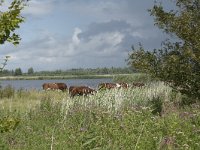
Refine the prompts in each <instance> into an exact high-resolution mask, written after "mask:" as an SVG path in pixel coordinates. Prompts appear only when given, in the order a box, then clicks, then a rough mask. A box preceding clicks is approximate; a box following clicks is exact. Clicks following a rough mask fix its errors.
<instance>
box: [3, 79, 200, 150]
mask: <svg viewBox="0 0 200 150" xmlns="http://www.w3.org/2000/svg"><path fill="white" fill-rule="evenodd" d="M8 95H9V94H8ZM8 95H7V96H2V98H1V100H0V103H1V105H0V116H1V118H5V116H8V117H9V119H8V120H9V121H10V120H11V121H13V120H17V121H19V124H18V126H17V127H16V129H14V130H11V131H10V132H2V133H0V134H1V135H0V146H1V147H2V148H4V149H6V148H7V149H13V150H14V149H15V150H16V149H20V150H21V149H74V150H76V149H84V150H85V149H126V150H128V149H130V150H132V149H137V150H138V149H139V150H143V149H147V150H152V149H199V148H200V145H199V141H200V134H199V131H200V110H199V105H198V104H195V105H193V106H191V107H185V108H183V107H179V106H178V102H179V101H180V99H181V96H180V95H179V94H174V93H173V92H172V90H171V88H169V87H167V86H166V85H164V84H163V83H161V82H154V83H150V84H148V85H147V86H146V87H144V88H134V89H131V88H130V89H119V90H117V89H115V90H111V91H99V92H98V93H97V94H96V95H91V96H89V97H79V96H77V97H75V98H74V99H72V98H70V97H69V94H68V93H67V92H56V91H47V92H46V91H23V90H21V91H14V92H13V93H11V94H10V97H9V96H8ZM172 101H173V102H172ZM10 118H11V119H10ZM9 121H8V122H9ZM11 121H10V122H11ZM10 122H9V123H10ZM0 129H1V128H0Z"/></svg>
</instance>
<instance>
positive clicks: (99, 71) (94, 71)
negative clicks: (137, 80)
mask: <svg viewBox="0 0 200 150" xmlns="http://www.w3.org/2000/svg"><path fill="white" fill-rule="evenodd" d="M31 68H33V67H30V68H29V69H30V70H29V69H28V72H27V73H24V75H31V76H65V75H66V76H67V75H75V76H90V75H105V74H109V75H112V74H130V73H133V72H134V70H133V69H131V68H127V67H124V68H114V67H111V68H105V67H104V68H79V69H68V70H55V71H34V70H32V69H31ZM105 70H106V71H105ZM30 71H31V72H32V71H33V73H32V74H29V73H30ZM2 75H4V76H8V75H10V76H11V75H13V70H3V72H2Z"/></svg>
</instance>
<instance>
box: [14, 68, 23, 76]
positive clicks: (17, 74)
mask: <svg viewBox="0 0 200 150" xmlns="http://www.w3.org/2000/svg"><path fill="white" fill-rule="evenodd" d="M14 75H15V76H21V75H22V70H21V68H16V69H15V73H14Z"/></svg>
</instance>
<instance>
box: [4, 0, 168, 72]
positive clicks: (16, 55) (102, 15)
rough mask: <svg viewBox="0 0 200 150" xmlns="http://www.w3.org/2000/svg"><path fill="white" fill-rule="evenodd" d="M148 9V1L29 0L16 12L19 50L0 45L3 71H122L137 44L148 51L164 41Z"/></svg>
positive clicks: (151, 4) (8, 45)
mask: <svg viewBox="0 0 200 150" xmlns="http://www.w3.org/2000/svg"><path fill="white" fill-rule="evenodd" d="M161 1H162V2H163V3H166V1H167V0H161ZM153 4H154V0H31V1H29V3H28V6H26V7H25V9H24V10H23V12H22V16H23V17H25V22H24V23H22V24H21V25H20V29H17V30H16V33H18V34H19V35H20V37H21V41H20V44H19V45H17V46H14V45H12V44H11V43H5V44H4V45H0V57H1V59H0V61H1V62H2V61H3V58H4V56H6V55H9V56H11V58H10V60H9V61H8V64H7V65H6V68H5V69H8V70H11V69H13V70H14V69H16V68H21V69H22V71H23V72H27V70H28V68H30V67H33V69H34V71H53V70H60V69H61V70H67V69H72V68H97V67H99V68H102V67H127V62H126V61H125V60H126V59H127V58H128V54H130V53H131V51H132V49H131V47H132V46H133V45H134V47H136V48H137V46H138V43H142V45H143V46H144V48H145V49H148V50H153V49H154V48H160V47H161V41H163V40H164V39H166V35H165V34H163V32H162V31H161V30H159V29H158V28H157V27H156V26H154V21H153V17H152V16H150V14H149V12H148V11H147V10H148V9H150V8H152V7H153ZM6 5H8V2H6V4H5V5H4V6H3V8H5V6H6ZM166 6H168V7H169V5H168V4H166ZM0 7H1V6H0ZM3 8H1V9H3Z"/></svg>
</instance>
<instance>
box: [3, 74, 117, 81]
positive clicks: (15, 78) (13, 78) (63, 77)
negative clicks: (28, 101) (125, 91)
mask: <svg viewBox="0 0 200 150" xmlns="http://www.w3.org/2000/svg"><path fill="white" fill-rule="evenodd" d="M116 75H119V74H115V75H114V74H113V75H111V74H110V75H109V74H106V75H66V76H4V77H0V80H51V79H52V80H53V79H97V78H113V77H114V76H116Z"/></svg>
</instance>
